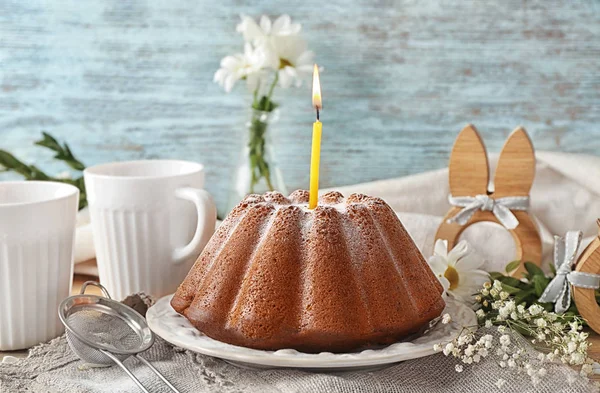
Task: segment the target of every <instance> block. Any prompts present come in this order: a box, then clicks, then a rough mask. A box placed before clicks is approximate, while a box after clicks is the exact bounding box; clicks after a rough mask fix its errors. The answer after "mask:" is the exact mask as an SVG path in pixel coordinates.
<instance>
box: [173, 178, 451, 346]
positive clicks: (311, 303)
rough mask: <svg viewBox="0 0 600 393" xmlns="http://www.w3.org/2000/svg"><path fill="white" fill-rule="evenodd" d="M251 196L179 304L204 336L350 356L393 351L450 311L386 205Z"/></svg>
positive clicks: (364, 199) (360, 199)
mask: <svg viewBox="0 0 600 393" xmlns="http://www.w3.org/2000/svg"><path fill="white" fill-rule="evenodd" d="M307 203H308V192H307V191H302V190H299V191H295V192H294V193H292V194H291V195H290V196H289V198H286V197H285V196H283V195H282V194H280V193H276V192H269V193H266V194H265V195H264V196H261V195H249V196H247V197H246V198H245V199H244V200H243V201H242V202H241V203H240V204H239V205H238V206H237V207H236V208H235V209H233V211H232V212H231V213H230V214H229V216H228V217H227V218H226V219H225V221H223V223H222V224H221V226H220V227H219V229H218V230H217V231H216V232H215V234H214V236H213V237H212V239H211V240H210V242H209V243H208V245H207V246H206V247H205V249H204V251H203V252H202V254H201V255H200V257H199V258H198V260H197V261H196V263H195V264H194V266H193V267H192V269H191V270H190V272H189V273H188V275H187V277H186V278H185V280H184V281H183V283H182V284H181V285H180V286H179V288H178V290H177V292H176V293H175V295H174V296H173V298H172V300H171V305H172V306H173V308H174V309H175V310H176V311H177V312H179V313H180V314H182V315H184V316H185V317H186V318H187V319H188V320H189V321H190V322H191V323H192V324H193V325H194V326H195V327H196V328H197V329H198V330H200V331H201V332H203V333H204V334H206V335H207V336H209V337H212V338H214V339H216V340H219V341H223V342H226V343H230V344H234V345H239V346H243V347H250V348H256V349H264V350H277V349H282V348H293V349H296V350H299V351H303V352H322V351H329V352H351V351H355V350H358V349H364V348H369V347H374V346H380V345H386V344H391V343H394V342H397V341H399V340H400V339H401V338H402V337H405V336H407V335H409V334H411V333H415V332H418V331H420V330H421V329H422V328H424V327H425V326H426V325H427V324H428V322H429V321H431V320H432V319H434V318H435V317H437V316H439V315H440V314H441V312H442V310H443V309H444V306H445V303H444V300H443V299H442V296H441V294H442V287H441V285H440V284H439V282H438V280H437V279H436V277H435V276H434V275H433V273H432V272H431V270H430V269H429V266H428V265H427V263H426V262H425V260H424V259H423V256H422V255H421V253H420V252H419V250H418V249H417V247H416V246H415V244H414V242H413V241H412V239H411V237H410V236H409V234H408V233H407V232H406V230H405V229H404V227H403V225H402V224H401V223H400V220H398V217H397V216H396V214H395V213H394V211H393V210H392V209H391V208H390V207H389V206H388V205H387V204H386V203H385V202H384V201H383V200H382V199H380V198H373V197H369V196H366V195H361V194H352V195H350V196H349V197H348V198H347V199H345V198H344V196H343V195H342V194H340V193H338V192H329V193H327V194H324V195H323V196H321V197H320V199H319V205H318V206H317V207H316V208H315V209H313V210H309V209H308V207H307Z"/></svg>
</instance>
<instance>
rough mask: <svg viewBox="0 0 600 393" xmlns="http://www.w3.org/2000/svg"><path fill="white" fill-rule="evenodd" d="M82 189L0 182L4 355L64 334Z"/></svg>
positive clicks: (0, 335)
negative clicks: (61, 311) (62, 312)
mask: <svg viewBox="0 0 600 393" xmlns="http://www.w3.org/2000/svg"><path fill="white" fill-rule="evenodd" d="M78 203H79V190H78V189H77V188H76V187H73V186H71V185H68V184H63V183H54V182H42V181H31V182H26V181H17V182H0V351H9V350H16V349H23V348H28V347H31V346H33V345H35V344H38V343H40V342H44V341H48V340H50V339H51V338H54V337H56V336H58V335H60V334H62V333H63V331H64V328H63V326H62V324H61V323H60V320H59V319H58V313H57V310H58V306H59V305H60V302H61V301H62V300H63V299H64V298H66V297H67V296H69V295H70V294H71V283H72V279H73V247H74V239H75V217H76V214H77V207H78Z"/></svg>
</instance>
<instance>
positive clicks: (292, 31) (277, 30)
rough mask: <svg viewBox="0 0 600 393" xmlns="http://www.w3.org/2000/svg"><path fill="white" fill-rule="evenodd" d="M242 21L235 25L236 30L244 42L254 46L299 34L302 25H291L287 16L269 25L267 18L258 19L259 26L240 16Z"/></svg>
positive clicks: (247, 17) (244, 16)
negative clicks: (275, 38)
mask: <svg viewBox="0 0 600 393" xmlns="http://www.w3.org/2000/svg"><path fill="white" fill-rule="evenodd" d="M240 17H241V19H242V21H241V22H240V24H239V25H237V28H236V30H237V31H238V33H242V34H243V36H244V40H245V41H247V42H253V43H255V44H262V43H264V41H265V40H268V38H269V37H287V36H293V35H297V34H298V33H300V30H301V29H302V25H300V24H299V23H292V18H290V16H289V15H285V14H284V15H281V16H280V17H279V18H277V19H275V22H273V23H271V19H269V17H268V16H266V15H263V16H261V17H260V24H257V23H256V22H255V21H254V19H253V18H251V17H249V16H246V15H241V16H240Z"/></svg>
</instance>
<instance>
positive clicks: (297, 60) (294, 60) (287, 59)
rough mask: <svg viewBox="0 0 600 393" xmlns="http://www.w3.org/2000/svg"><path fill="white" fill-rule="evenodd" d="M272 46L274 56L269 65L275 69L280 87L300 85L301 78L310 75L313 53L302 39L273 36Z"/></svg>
mask: <svg viewBox="0 0 600 393" xmlns="http://www.w3.org/2000/svg"><path fill="white" fill-rule="evenodd" d="M272 48H273V51H274V53H275V55H276V57H275V56H272V57H271V60H270V66H271V68H273V69H274V70H276V71H277V75H278V78H279V85H280V86H281V87H283V88H288V87H290V86H292V85H294V86H296V87H300V86H301V85H302V80H303V79H307V78H308V77H309V76H310V75H312V71H313V66H314V57H315V54H314V53H313V52H312V51H310V50H308V49H307V44H306V42H305V41H304V40H303V39H301V38H300V37H275V38H273V40H272Z"/></svg>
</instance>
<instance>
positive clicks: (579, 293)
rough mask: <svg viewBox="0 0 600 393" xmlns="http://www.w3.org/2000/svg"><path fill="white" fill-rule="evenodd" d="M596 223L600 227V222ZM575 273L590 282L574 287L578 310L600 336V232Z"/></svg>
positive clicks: (588, 247) (576, 267)
mask: <svg viewBox="0 0 600 393" xmlns="http://www.w3.org/2000/svg"><path fill="white" fill-rule="evenodd" d="M596 223H597V224H598V227H600V220H597V221H596ZM575 272H579V274H580V275H582V276H584V277H586V279H587V281H588V282H586V283H585V284H587V285H580V286H576V285H573V299H574V300H575V304H576V305H577V310H578V311H579V314H581V316H582V317H583V318H585V320H586V321H587V323H588V325H590V327H591V328H592V329H594V331H595V332H596V333H599V334H600V307H599V306H598V303H597V302H596V289H597V288H598V287H599V286H600V276H599V275H600V230H599V234H598V236H596V238H594V240H592V242H591V243H590V244H589V246H587V248H586V249H585V250H584V251H583V253H582V254H581V256H580V257H579V259H578V261H577V264H576V265H575Z"/></svg>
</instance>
